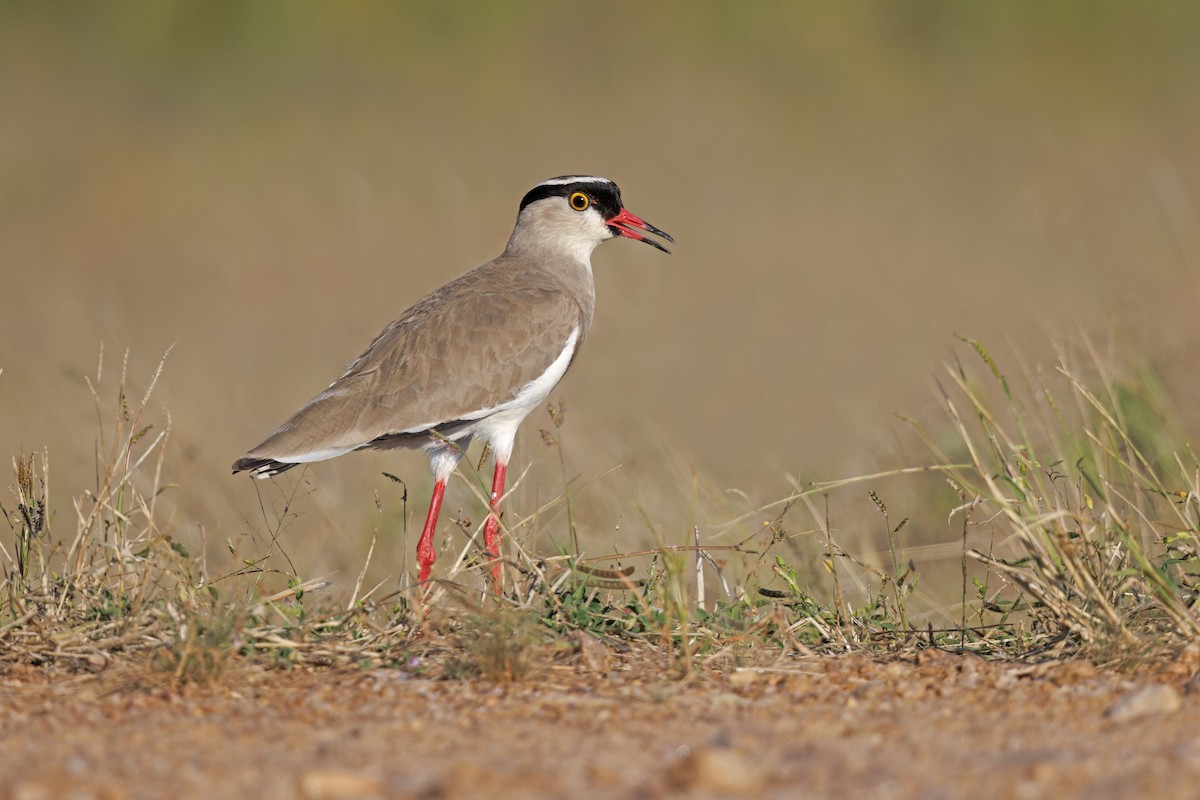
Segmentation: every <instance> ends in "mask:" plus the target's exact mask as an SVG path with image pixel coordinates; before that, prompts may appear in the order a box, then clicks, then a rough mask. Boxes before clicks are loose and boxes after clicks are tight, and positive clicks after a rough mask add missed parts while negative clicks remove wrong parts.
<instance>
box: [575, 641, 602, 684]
mask: <svg viewBox="0 0 1200 800" xmlns="http://www.w3.org/2000/svg"><path fill="white" fill-rule="evenodd" d="M574 639H575V646H576V647H577V648H578V649H579V662H580V664H582V665H583V666H584V668H586V669H587V670H588V671H589V672H594V673H596V674H598V675H604V674H606V673H607V672H608V671H609V658H608V648H607V647H605V646H604V643H603V642H601V641H600V640H599V639H597V638H596V637H595V636H592V635H591V634H590V633H588V632H586V631H575V633H574Z"/></svg>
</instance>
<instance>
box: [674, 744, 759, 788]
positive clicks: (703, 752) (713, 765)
mask: <svg viewBox="0 0 1200 800" xmlns="http://www.w3.org/2000/svg"><path fill="white" fill-rule="evenodd" d="M677 756H678V757H679V763H678V764H677V765H676V767H675V769H674V770H673V772H672V775H671V779H672V780H671V782H672V783H674V784H675V785H676V786H678V787H679V788H681V789H685V790H687V791H688V792H689V793H706V794H708V793H711V794H733V795H738V796H753V795H755V794H757V793H758V792H759V791H760V790H761V789H762V786H763V776H762V774H761V773H760V772H759V771H758V770H757V769H755V767H754V765H752V764H751V763H750V762H749V760H748V759H746V757H745V756H743V755H741V754H740V753H738V752H737V751H736V750H734V749H732V748H729V747H714V746H705V747H699V748H697V749H695V750H690V749H688V748H687V747H686V746H683V747H680V748H679V750H678V751H677Z"/></svg>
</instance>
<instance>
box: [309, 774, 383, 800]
mask: <svg viewBox="0 0 1200 800" xmlns="http://www.w3.org/2000/svg"><path fill="white" fill-rule="evenodd" d="M298 784H299V788H300V796H301V797H304V798H307V799H308V800H373V798H377V797H383V787H382V785H381V784H380V781H379V779H378V778H375V777H372V776H369V775H364V774H363V773H361V772H351V771H349V770H344V769H310V770H309V771H307V772H305V773H304V774H303V775H301V776H300V780H299V782H298Z"/></svg>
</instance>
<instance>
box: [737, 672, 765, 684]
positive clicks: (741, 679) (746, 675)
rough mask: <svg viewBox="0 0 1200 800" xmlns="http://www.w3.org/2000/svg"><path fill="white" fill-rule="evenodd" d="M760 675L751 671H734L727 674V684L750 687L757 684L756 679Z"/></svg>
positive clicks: (760, 675)
mask: <svg viewBox="0 0 1200 800" xmlns="http://www.w3.org/2000/svg"><path fill="white" fill-rule="evenodd" d="M760 677H762V674H761V673H759V672H758V671H757V670H753V669H735V670H734V671H733V672H731V673H729V684H730V685H731V686H751V685H753V684H755V683H758V679H759V678H760Z"/></svg>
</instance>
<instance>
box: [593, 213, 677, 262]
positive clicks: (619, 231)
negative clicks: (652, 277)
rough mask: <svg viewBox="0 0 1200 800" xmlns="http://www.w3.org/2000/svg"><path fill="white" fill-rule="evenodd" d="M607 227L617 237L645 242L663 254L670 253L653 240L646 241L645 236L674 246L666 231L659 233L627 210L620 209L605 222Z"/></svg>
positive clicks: (673, 241)
mask: <svg viewBox="0 0 1200 800" xmlns="http://www.w3.org/2000/svg"><path fill="white" fill-rule="evenodd" d="M606 222H607V224H608V227H610V228H612V229H613V231H614V232H615V233H616V235H617V236H624V237H625V238H627V239H634V240H636V241H639V242H645V243H646V244H648V245H650V246H651V247H656V248H658V249H659V250H662V251H663V252H664V253H670V252H671V251H670V250H668V249H667V248H665V247H663V246H662V245H661V244H659V243H658V242H656V241H654V240H653V239H647V238H646V236H645V234H647V233H652V234H654V235H655V236H659V237H661V238H663V239H666V240H667V241H668V242H670V243H671V244H675V240H674V239H672V238H671V234H669V233H667V232H666V231H660V230H659V229H658V228H656V227H654V226H653V225H651V224H650V223H649V222H646V220H644V219H642V218H641V217H639V216H638V215H637V214H631V213H630V212H629V211H628V210H627V209H624V208H622V209H621V212H620V213H619V214H617V215H616V216H615V217H613V218H612V219H609V220H606Z"/></svg>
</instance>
